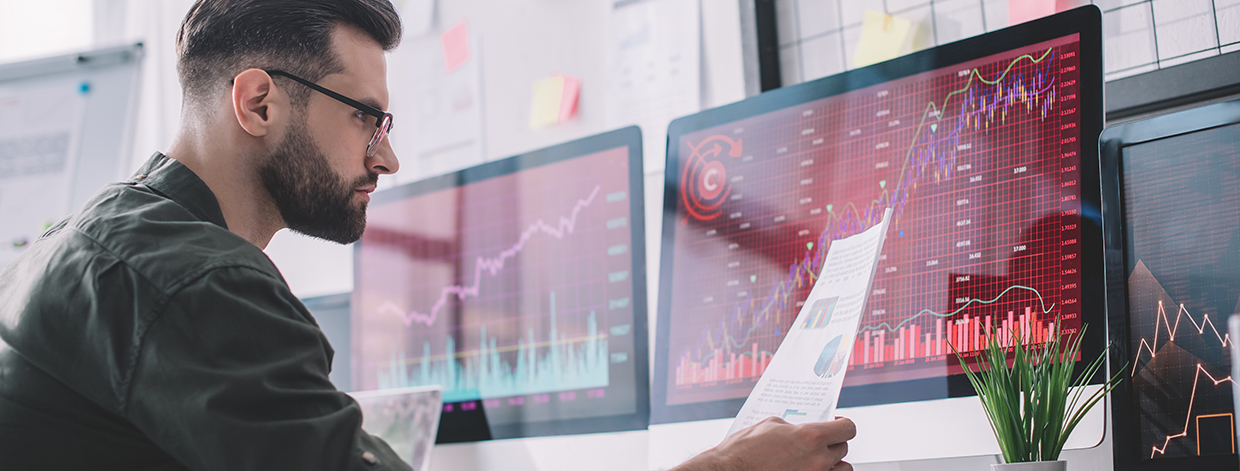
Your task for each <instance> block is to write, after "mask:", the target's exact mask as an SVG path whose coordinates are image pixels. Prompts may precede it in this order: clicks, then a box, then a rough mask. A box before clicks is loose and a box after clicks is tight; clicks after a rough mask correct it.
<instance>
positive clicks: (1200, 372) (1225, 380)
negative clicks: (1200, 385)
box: [1150, 363, 1236, 459]
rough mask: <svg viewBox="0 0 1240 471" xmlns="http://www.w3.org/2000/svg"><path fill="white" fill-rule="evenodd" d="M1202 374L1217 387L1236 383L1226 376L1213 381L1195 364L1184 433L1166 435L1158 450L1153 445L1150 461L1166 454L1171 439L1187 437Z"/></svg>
mask: <svg viewBox="0 0 1240 471" xmlns="http://www.w3.org/2000/svg"><path fill="white" fill-rule="evenodd" d="M1202 373H1205V375H1206V377H1207V378H1210V381H1213V382H1214V385H1215V386H1218V385H1219V383H1223V382H1227V381H1230V382H1231V384H1236V382H1235V381H1234V380H1232V379H1231V376H1228V377H1226V378H1223V379H1214V376H1213V375H1211V374H1210V373H1209V372H1208V371H1206V369H1205V368H1204V367H1202V366H1201V363H1198V364H1197V375H1196V376H1193V394H1192V395H1191V396H1189V399H1188V411H1187V412H1185V414H1184V431H1183V432H1180V433H1177V434H1175V435H1167V440H1166V441H1164V442H1163V446H1162V448H1159V447H1158V445H1154V446H1152V447H1151V448H1153V449H1152V450H1150V459H1154V455H1156V454H1160V453H1166V452H1167V444H1169V443H1171V440H1172V439H1174V438H1183V437H1187V436H1188V423H1189V421H1190V420H1191V419H1192V417H1193V400H1195V399H1197V380H1198V379H1200V378H1201V374H1202Z"/></svg>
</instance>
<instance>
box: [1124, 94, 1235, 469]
mask: <svg viewBox="0 0 1240 471" xmlns="http://www.w3.org/2000/svg"><path fill="white" fill-rule="evenodd" d="M1238 123H1240V100H1238V101H1229V102H1224V103H1218V104H1214V105H1209V106H1204V107H1201V108H1196V109H1191V110H1187V111H1181V112H1178V113H1172V114H1166V115H1162V116H1157V117H1154V118H1149V119H1145V120H1141V121H1133V122H1129V123H1125V124H1122V125H1118V126H1113V127H1109V128H1107V129H1106V131H1104V132H1103V133H1102V136H1101V139H1100V140H1101V145H1100V147H1101V152H1102V157H1101V158H1102V160H1101V168H1102V192H1103V193H1102V194H1103V198H1102V201H1103V206H1102V221H1103V233H1104V240H1105V243H1106V246H1105V247H1106V248H1105V253H1106V255H1105V259H1106V279H1107V293H1106V295H1107V324H1108V330H1109V341H1110V343H1111V350H1110V352H1109V353H1108V356H1109V361H1110V364H1111V365H1112V367H1113V368H1115V367H1117V366H1119V365H1128V366H1131V365H1130V364H1128V362H1129V359H1130V358H1133V356H1132V350H1131V349H1130V348H1129V345H1130V343H1129V342H1130V336H1129V334H1130V331H1129V322H1128V284H1127V282H1126V280H1127V276H1128V273H1127V268H1126V267H1127V266H1128V258H1127V257H1128V254H1127V253H1125V250H1124V248H1125V247H1126V245H1127V242H1126V241H1125V238H1124V225H1125V215H1124V203H1123V202H1124V193H1123V182H1122V181H1121V180H1122V175H1123V152H1124V148H1126V147H1129V146H1133V145H1137V144H1143V143H1147V142H1151V141H1156V140H1160V139H1166V138H1170V137H1175V136H1182V135H1186V134H1192V133H1196V132H1200V131H1206V130H1209V129H1213V128H1217V127H1221V126H1228V125H1233V124H1238ZM1220 321H1221V320H1220ZM1220 327H1222V328H1224V329H1225V328H1226V327H1225V326H1223V325H1222V323H1221V322H1220ZM1233 348H1234V347H1233ZM1228 373H1230V372H1228ZM1127 379H1128V378H1125V381H1121V382H1120V384H1119V386H1117V387H1116V388H1115V389H1114V390H1113V391H1111V424H1112V430H1114V431H1115V436H1114V437H1113V450H1114V459H1115V468H1116V469H1126V470H1134V471H1161V470H1173V469H1236V468H1237V466H1240V465H1238V461H1237V456H1236V455H1216V456H1197V457H1187V458H1164V459H1159V460H1146V461H1142V460H1137V459H1133V458H1132V457H1133V456H1134V455H1135V453H1134V452H1137V451H1138V450H1136V449H1135V448H1136V447H1140V446H1141V445H1140V444H1139V443H1138V441H1139V439H1140V434H1139V429H1138V426H1137V421H1136V417H1135V414H1134V409H1135V407H1136V402H1135V401H1136V398H1135V397H1134V394H1133V391H1132V384H1131V381H1127Z"/></svg>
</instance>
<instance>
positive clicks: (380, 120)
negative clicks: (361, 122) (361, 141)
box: [263, 70, 392, 157]
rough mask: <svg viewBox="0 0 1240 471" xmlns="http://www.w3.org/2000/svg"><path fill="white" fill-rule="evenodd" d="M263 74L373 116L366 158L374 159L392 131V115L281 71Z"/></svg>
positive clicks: (268, 71) (269, 71)
mask: <svg viewBox="0 0 1240 471" xmlns="http://www.w3.org/2000/svg"><path fill="white" fill-rule="evenodd" d="M263 72H267V75H279V76H282V77H288V78H290V79H293V81H294V82H297V83H300V84H302V85H305V86H307V87H310V89H312V90H314V91H316V92H319V93H322V94H324V95H327V96H329V97H332V98H335V99H336V100H338V101H340V102H341V103H344V104H346V105H349V106H352V107H354V108H357V110H358V111H361V112H362V113H365V114H367V115H370V116H373V117H374V118H375V128H376V129H375V135H374V136H371V138H370V143H369V144H366V157H374V156H375V152H377V151H378V150H379V143H380V142H383V139H384V138H386V137H387V135H388V133H389V132H391V131H392V113H385V112H384V111H383V110H380V109H378V108H375V107H373V106H370V105H367V104H365V103H362V102H360V101H357V100H354V99H352V98H349V97H347V96H344V95H341V94H339V93H336V92H333V91H331V90H328V89H326V88H323V87H320V86H319V85H317V84H315V83H314V82H311V81H309V80H306V79H303V78H301V77H298V76H296V75H293V74H290V73H288V72H285V71H283V70H264V71H263Z"/></svg>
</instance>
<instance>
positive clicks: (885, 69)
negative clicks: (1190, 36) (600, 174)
mask: <svg viewBox="0 0 1240 471" xmlns="http://www.w3.org/2000/svg"><path fill="white" fill-rule="evenodd" d="M1071 34H1079V38H1080V49H1079V50H1080V54H1081V57H1082V59H1081V60H1080V65H1079V70H1080V85H1079V86H1080V93H1079V96H1080V100H1081V101H1080V103H1081V110H1080V113H1081V114H1080V117H1081V125H1082V127H1081V132H1080V139H1081V143H1080V146H1081V164H1082V165H1081V172H1082V174H1081V177H1082V178H1081V184H1082V186H1081V194H1082V198H1083V201H1081V204H1082V215H1081V216H1082V221H1083V223H1084V224H1083V226H1084V227H1083V228H1082V237H1083V241H1084V242H1085V245H1083V250H1082V257H1083V260H1082V271H1083V273H1082V288H1083V289H1082V296H1081V303H1082V313H1083V316H1082V317H1083V319H1082V322H1083V323H1084V324H1086V325H1089V324H1092V325H1094V326H1095V327H1094V328H1092V329H1088V330H1086V332H1085V340H1084V342H1083V343H1082V358H1083V361H1081V362H1078V365H1077V368H1076V373H1077V374H1080V373H1081V371H1082V370H1083V369H1084V366H1085V365H1086V364H1088V363H1089V362H1090V361H1091V360H1092V359H1095V358H1097V357H1098V356H1099V355H1101V354H1102V350H1103V344H1104V341H1105V335H1104V325H1105V324H1104V322H1105V316H1104V314H1103V313H1104V309H1105V304H1104V296H1103V289H1104V288H1103V274H1102V271H1103V270H1102V266H1103V261H1102V230H1101V211H1100V205H1101V202H1100V198H1099V195H1100V194H1101V192H1100V189H1099V186H1098V166H1097V159H1098V152H1097V149H1098V146H1097V145H1098V135H1099V134H1100V133H1101V131H1102V126H1103V85H1102V84H1103V73H1102V12H1101V11H1100V10H1098V8H1097V7H1095V6H1092V5H1087V6H1084V7H1081V8H1076V9H1073V10H1070V11H1066V12H1063V13H1059V14H1056V15H1052V16H1048V17H1045V18H1042V19H1038V20H1035V21H1031V22H1028V23H1023V24H1020V25H1016V26H1012V27H1010V28H1005V29H1002V30H998V31H994V32H991V33H987V34H983V35H981V36H975V37H972V38H968V39H964V40H961V41H957V42H954V43H950V44H946V45H943V46H938V47H935V48H930V49H926V50H923V51H920V52H916V53H913V54H910V55H906V56H903V57H900V58H897V59H892V60H889V61H886V62H881V63H878V64H875V65H871V66H868V67H864V68H860V69H856V70H851V71H848V72H844V73H841V74H838V75H833V76H829V77H824V78H821V79H818V80H814V81H811V82H805V83H802V84H798V85H794V86H790V87H785V88H781V89H778V90H773V91H770V92H766V93H763V94H761V95H758V96H756V97H752V98H749V99H746V100H743V101H740V102H737V103H734V104H731V105H727V106H723V107H719V108H714V109H710V110H706V111H703V112H700V113H697V114H694V115H690V116H686V117H683V118H679V119H676V120H675V121H672V123H671V125H670V126H669V129H668V147H667V165H666V166H665V168H666V169H669V171H668V172H667V173H666V175H665V183H664V200H663V214H664V216H663V246H664V247H670V246H671V245H672V242H673V236H674V231H675V230H676V228H677V226H678V224H676V221H675V218H676V209H677V201H678V199H679V198H680V190H679V186H680V182H679V181H678V177H679V175H677V172H675V171H673V170H674V169H677V168H680V155H679V152H680V146H679V139H680V137H681V136H684V135H686V134H690V133H693V132H696V131H699V130H702V129H707V128H711V127H714V126H719V125H723V124H726V123H730V122H734V121H738V120H741V119H745V118H749V117H753V116H757V115H760V114H764V113H768V112H772V111H777V110H781V109H785V108H788V107H792V106H796V105H798V104H801V103H806V102H810V101H814V100H820V99H823V98H827V97H831V96H835V95H840V94H843V93H846V92H849V91H853V90H857V89H861V88H865V87H869V86H872V85H877V84H881V83H883V82H887V81H891V80H895V79H899V78H903V77H908V76H911V75H916V74H919V73H923V72H927V71H931V70H936V69H940V68H943V67H949V66H951V65H953V64H959V63H963V62H968V61H970V60H973V59H976V58H980V57H986V56H989V55H993V54H998V53H1002V52H1004V51H1008V50H1012V49H1016V48H1019V47H1022V46H1025V45H1028V44H1035V43H1038V42H1042V41H1047V40H1052V39H1055V38H1059V37H1063V36H1068V35H1071ZM1090 242H1093V243H1095V244H1096V248H1095V249H1093V250H1090V249H1089V248H1088V245H1087V244H1088V243H1090ZM672 265H673V254H672V252H671V250H663V251H662V254H661V265H660V271H659V303H658V326H657V330H656V339H657V340H656V342H655V344H656V345H655V347H656V350H655V361H654V364H655V374H654V388H653V389H652V394H653V395H652V398H651V411H652V414H651V423H652V424H659V423H671V422H684V421H692V420H705V419H719V418H730V417H734V416H736V414H737V412H738V411H739V410H740V408H741V406H742V404H744V401H745V399H744V398H737V399H725V400H717V401H711V402H701V403H694V404H683V405H675V406H669V405H667V390H668V389H667V388H668V381H667V371H668V368H669V365H668V358H669V356H670V355H669V353H670V352H669V351H668V350H669V346H668V345H667V342H668V338H669V335H670V330H671V320H670V316H671V315H673V314H672V313H671V302H672V298H671V291H672V287H671V282H672V277H673V276H675V275H674V268H675V267H673V266H672ZM1102 379H1103V378H1102V374H1098V375H1096V376H1095V377H1094V378H1090V384H1100V383H1101V380H1102ZM944 383H946V384H945V385H944ZM944 386H945V387H944ZM944 392H945V393H946V394H944ZM975 394H976V392H975V391H974V390H973V387H972V385H970V384H969V382H968V379H967V378H966V377H965V375H963V374H958V375H952V376H948V377H946V378H929V379H919V380H910V381H900V382H891V383H880V384H875V385H865V386H855V387H847V388H844V390H843V392H842V393H841V396H840V406H841V407H849V406H863V405H876V404H888V403H896V402H909V401H922V400H934V399H944V398H949V397H964V396H972V395H975Z"/></svg>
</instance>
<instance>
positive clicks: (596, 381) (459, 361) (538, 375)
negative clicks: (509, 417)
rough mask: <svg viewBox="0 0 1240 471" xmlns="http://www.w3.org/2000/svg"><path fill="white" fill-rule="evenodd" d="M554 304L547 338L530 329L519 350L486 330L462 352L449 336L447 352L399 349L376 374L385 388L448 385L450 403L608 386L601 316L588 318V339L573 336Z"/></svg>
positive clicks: (428, 347)
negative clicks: (412, 355)
mask: <svg viewBox="0 0 1240 471" xmlns="http://www.w3.org/2000/svg"><path fill="white" fill-rule="evenodd" d="M549 300H550V311H549V314H550V332H549V333H548V334H547V337H546V338H545V339H539V338H537V334H536V333H535V331H534V329H533V328H530V329H528V330H527V332H526V336H525V337H524V338H519V339H518V340H517V344H516V345H515V346H511V347H502V346H498V345H497V342H498V339H497V338H496V337H495V336H494V335H490V334H488V332H487V328H486V326H483V327H482V329H481V330H480V332H479V339H478V345H480V347H479V348H478V349H477V350H472V351H461V350H460V349H458V348H457V345H456V341H455V340H454V339H453V338H451V337H448V338H446V339H445V340H444V345H445V347H444V350H443V351H442V352H438V353H434V352H432V351H431V344H430V342H424V343H423V344H422V355H421V357H419V358H417V359H409V358H407V357H406V354H405V351H404V350H403V349H402V348H399V347H396V346H393V347H392V353H391V361H390V362H389V363H388V365H387V367H386V368H380V369H379V370H378V371H376V374H377V376H378V381H379V389H388V388H403V387H408V386H424V385H430V384H438V385H442V386H443V387H444V400H445V401H447V402H455V401H467V400H475V399H490V398H495V397H510V396H521V395H527V394H538V393H545V392H553V391H563V390H573V389H586V388H597V387H605V386H607V384H608V378H609V376H608V363H607V362H608V354H607V352H608V350H607V336H606V335H605V334H603V333H601V332H599V328H598V321H597V319H596V313H595V312H594V311H590V314H589V315H588V316H587V318H586V331H585V333H584V335H581V336H576V337H569V336H568V334H566V333H564V332H563V331H562V330H561V328H560V327H559V324H560V323H559V322H558V321H557V319H556V315H557V312H556V301H555V292H552V293H550V298H549ZM505 355H508V356H510V357H511V358H514V359H515V360H508V359H506V358H504V356H505Z"/></svg>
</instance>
